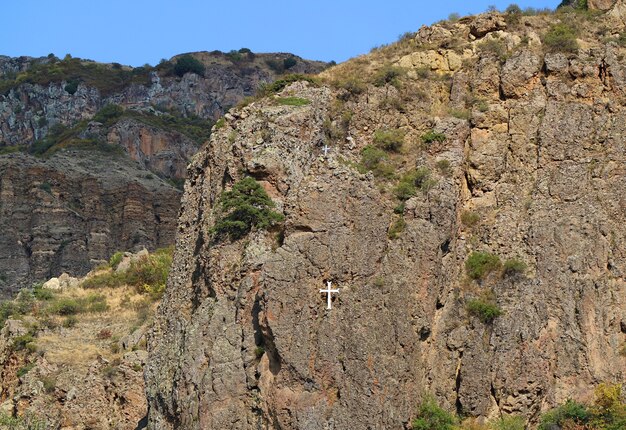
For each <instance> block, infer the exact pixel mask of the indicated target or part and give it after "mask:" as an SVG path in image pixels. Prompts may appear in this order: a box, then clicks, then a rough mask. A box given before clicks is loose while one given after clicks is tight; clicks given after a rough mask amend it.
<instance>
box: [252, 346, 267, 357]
mask: <svg viewBox="0 0 626 430" xmlns="http://www.w3.org/2000/svg"><path fill="white" fill-rule="evenodd" d="M263 354H265V348H263V347H262V346H257V347H256V348H255V349H254V356H255V357H256V358H257V359H260V358H261V357H263Z"/></svg>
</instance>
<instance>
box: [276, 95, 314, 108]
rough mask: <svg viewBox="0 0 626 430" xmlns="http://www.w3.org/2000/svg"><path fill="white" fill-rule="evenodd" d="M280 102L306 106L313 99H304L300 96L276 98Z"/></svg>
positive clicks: (286, 104) (288, 104)
mask: <svg viewBox="0 0 626 430" xmlns="http://www.w3.org/2000/svg"><path fill="white" fill-rule="evenodd" d="M276 101H277V102H278V104H281V105H285V106H306V105H308V104H311V100H308V99H303V98H300V97H280V98H278V99H276Z"/></svg>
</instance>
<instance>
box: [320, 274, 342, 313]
mask: <svg viewBox="0 0 626 430" xmlns="http://www.w3.org/2000/svg"><path fill="white" fill-rule="evenodd" d="M332 285H333V283H332V282H330V281H326V289H325V290H320V293H326V294H327V296H326V297H327V299H328V307H327V308H326V309H332V308H333V306H332V302H331V300H332V293H338V292H339V290H338V289H337V290H333V289H331V287H332Z"/></svg>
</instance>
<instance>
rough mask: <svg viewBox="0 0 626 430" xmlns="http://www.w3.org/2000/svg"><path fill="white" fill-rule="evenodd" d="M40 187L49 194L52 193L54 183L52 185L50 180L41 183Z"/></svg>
mask: <svg viewBox="0 0 626 430" xmlns="http://www.w3.org/2000/svg"><path fill="white" fill-rule="evenodd" d="M39 189H40V190H42V191H45V192H46V193H48V194H52V185H50V182H48V181H46V182H42V183H41V184H39Z"/></svg>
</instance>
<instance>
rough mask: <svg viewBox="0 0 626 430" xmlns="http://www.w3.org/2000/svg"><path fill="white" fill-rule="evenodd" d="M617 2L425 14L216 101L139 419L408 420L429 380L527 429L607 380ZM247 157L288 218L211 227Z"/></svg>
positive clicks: (470, 407) (620, 319)
mask: <svg viewBox="0 0 626 430" xmlns="http://www.w3.org/2000/svg"><path fill="white" fill-rule="evenodd" d="M624 10H626V6H625V4H624V3H623V2H622V1H618V2H617V4H616V6H615V7H613V8H612V9H610V10H609V11H608V12H606V13H599V12H595V11H573V10H571V9H569V8H564V9H561V10H560V11H559V12H558V13H555V14H545V13H541V14H522V13H521V12H519V11H517V10H514V9H513V10H511V11H510V13H507V14H499V13H490V14H483V15H479V16H475V17H468V18H464V19H461V20H459V21H456V22H443V23H440V24H437V25H434V26H432V27H424V28H422V29H420V30H419V31H418V32H417V33H416V34H411V35H405V36H404V37H403V38H402V39H401V40H400V41H399V42H398V43H396V44H393V45H390V46H386V47H381V48H378V49H376V50H374V51H373V52H372V53H370V54H369V55H366V56H363V57H359V58H356V59H353V60H351V61H348V62H347V63H344V64H341V65H339V66H337V67H334V68H332V69H329V70H328V71H326V72H324V73H323V74H322V75H321V77H320V78H319V79H317V80H311V81H300V82H295V83H290V82H282V83H278V84H275V85H274V86H273V90H274V93H273V94H269V95H268V96H267V97H266V98H263V99H259V100H256V101H254V102H253V103H251V104H249V105H247V106H246V107H243V108H239V109H235V110H232V111H231V112H230V113H229V115H227V119H228V121H227V123H226V124H225V126H224V127H223V128H221V129H220V130H218V131H216V132H215V133H214V134H213V135H212V137H211V141H210V143H209V144H208V145H207V146H206V147H204V148H203V149H202V151H200V152H199V153H198V154H197V155H196V156H195V157H194V159H193V162H192V163H191V165H190V168H189V171H188V175H189V176H188V180H187V183H186V185H185V193H184V196H183V200H182V210H181V216H180V219H179V230H178V235H177V243H176V251H175V255H174V265H173V268H172V272H171V276H170V279H169V283H168V288H167V290H166V293H165V296H164V299H163V302H162V305H161V306H160V308H159V310H158V315H157V318H156V322H155V325H154V328H153V331H152V333H151V335H150V337H149V342H148V350H149V360H148V364H147V366H146V382H147V393H148V403H149V428H151V429H174V428H176V429H225V428H228V429H253V428H255V429H256V428H264V429H265V428H267V429H321V428H328V429H330V428H334V429H349V428H367V429H400V428H410V427H411V422H412V420H413V419H414V418H416V417H417V414H418V413H419V409H418V405H419V403H420V401H422V400H424V399H425V398H427V395H429V394H432V395H434V396H435V398H436V399H437V400H438V401H439V403H440V404H441V405H442V406H444V407H445V408H446V409H448V410H452V411H455V412H456V413H458V414H459V415H462V416H465V417H476V418H478V419H479V420H487V419H495V418H498V417H500V416H504V415H508V414H515V415H519V416H522V417H523V420H524V421H525V422H527V423H529V424H531V426H532V427H533V428H534V427H535V425H536V423H537V422H538V420H539V417H540V414H541V413H542V412H544V411H546V410H548V409H550V408H551V407H554V406H556V405H558V404H560V403H562V402H564V401H565V400H566V399H568V398H575V399H578V400H581V401H585V400H590V399H591V398H592V396H593V391H594V388H595V387H596V385H597V384H598V383H599V382H602V381H604V382H607V383H622V382H623V381H624V378H625V372H626V357H625V356H624V353H623V351H624V344H625V342H626V284H625V279H624V276H625V274H626V252H625V251H624V250H625V249H626V229H625V228H624V221H626V200H625V196H626V181H625V179H626V171H625V170H624V166H625V165H626V164H625V163H626V147H625V146H624V145H625V144H624V142H626V126H625V124H626V121H625V120H626V116H625V115H626V111H625V110H624V102H625V101H626V99H625V94H624V88H625V87H626V86H625V85H626V68H624V64H623V59H624V56H625V55H626V48H625V47H624V42H623V41H624V34H625V33H624V30H625V27H624V17H626V14H624V13H623V11H624ZM324 145H328V147H329V148H330V149H329V150H328V154H327V155H324V149H323V146H324ZM248 176H250V177H253V178H255V179H256V180H257V181H258V182H259V183H260V184H261V185H262V187H263V188H264V189H265V190H266V192H267V194H268V195H269V196H270V197H271V198H272V200H273V201H274V203H275V205H276V210H277V211H279V212H280V213H281V214H283V215H284V217H285V220H284V222H283V223H281V224H278V225H276V226H274V227H272V228H269V229H254V228H253V229H252V233H250V234H249V235H246V236H245V237H243V238H241V239H238V240H233V241H230V240H219V238H216V229H215V226H216V222H217V221H218V220H220V219H221V217H222V216H223V214H222V212H221V211H223V210H224V207H223V206H221V204H220V202H221V201H223V200H222V199H223V197H221V196H224V194H223V193H224V191H226V190H229V189H231V188H232V186H233V185H234V184H237V183H238V182H239V181H240V180H241V179H242V178H244V177H248ZM241 210H242V212H241V213H246V212H245V211H246V210H247V209H245V208H244V207H242V208H241ZM242 220H245V218H242ZM220 225H222V226H223V225H224V224H220ZM230 226H231V227H230V228H232V229H236V228H240V227H241V225H239V227H238V226H237V225H236V224H232V225H230ZM233 231H236V230H233ZM327 281H332V283H333V286H334V287H337V288H338V289H339V292H338V293H336V294H333V306H332V309H330V310H328V309H326V295H325V294H320V292H319V290H320V289H321V288H324V287H325V286H326V282H327Z"/></svg>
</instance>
